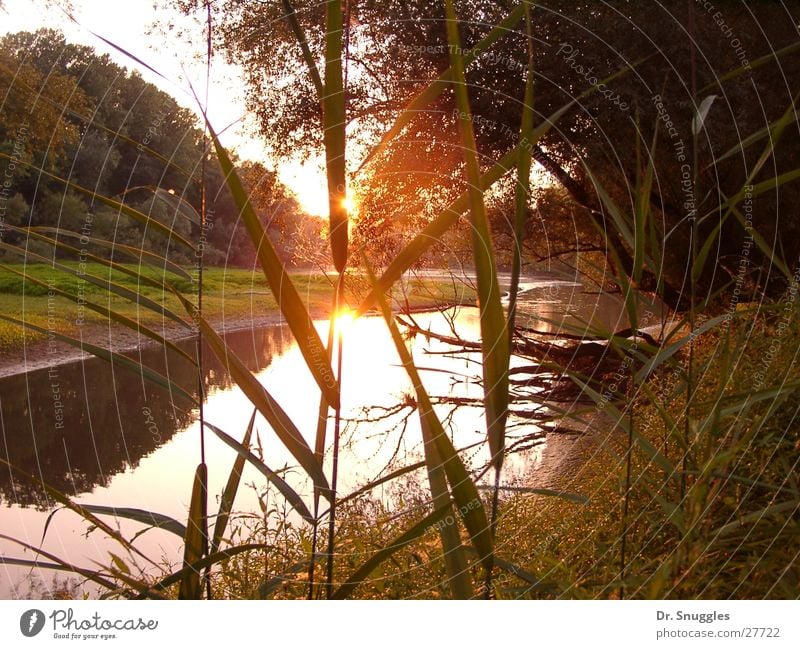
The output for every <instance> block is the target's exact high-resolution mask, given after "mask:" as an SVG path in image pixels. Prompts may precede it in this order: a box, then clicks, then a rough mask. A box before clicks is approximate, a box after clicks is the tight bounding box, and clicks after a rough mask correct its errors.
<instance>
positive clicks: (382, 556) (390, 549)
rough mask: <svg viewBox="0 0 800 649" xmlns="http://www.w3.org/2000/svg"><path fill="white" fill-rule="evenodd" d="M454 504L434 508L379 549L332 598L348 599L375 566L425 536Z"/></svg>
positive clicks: (449, 503)
mask: <svg viewBox="0 0 800 649" xmlns="http://www.w3.org/2000/svg"><path fill="white" fill-rule="evenodd" d="M452 506H453V504H452V502H448V504H447V505H446V506H445V507H440V508H439V509H436V510H434V511H433V512H431V513H430V514H428V515H427V516H425V518H423V519H422V520H420V521H418V522H417V523H415V524H414V525H413V526H412V527H411V528H409V529H408V530H406V531H405V532H403V533H402V534H401V535H400V536H398V537H397V538H396V539H394V540H393V541H392V542H391V543H389V545H387V546H386V547H384V548H381V549H380V550H378V552H376V553H375V554H373V555H372V556H371V557H370V558H369V559H367V560H366V561H365V562H364V563H363V564H361V566H359V568H358V570H356V571H355V572H354V573H353V574H352V575H350V576H349V577H348V578H347V579H346V580H345V582H344V583H343V584H342V585H341V586H339V588H337V589H336V591H335V592H334V593H333V598H332V599H346V598H347V597H349V596H350V595H352V593H353V591H354V590H355V589H356V588H357V587H358V585H359V584H361V583H363V582H364V581H366V579H367V577H369V575H370V573H372V571H373V570H375V568H377V567H378V566H379V565H381V564H382V563H383V562H384V561H386V560H387V559H389V558H390V557H391V556H392V555H393V554H395V553H396V552H398V551H399V550H402V549H403V548H404V547H406V546H407V545H409V544H410V543H413V542H414V541H416V540H417V539H418V538H420V537H421V536H423V535H424V534H425V533H426V532H427V531H428V530H430V529H431V527H432V526H433V525H436V523H438V522H439V521H440V520H442V518H444V517H445V516H446V515H447V513H448V512H450V511H452Z"/></svg>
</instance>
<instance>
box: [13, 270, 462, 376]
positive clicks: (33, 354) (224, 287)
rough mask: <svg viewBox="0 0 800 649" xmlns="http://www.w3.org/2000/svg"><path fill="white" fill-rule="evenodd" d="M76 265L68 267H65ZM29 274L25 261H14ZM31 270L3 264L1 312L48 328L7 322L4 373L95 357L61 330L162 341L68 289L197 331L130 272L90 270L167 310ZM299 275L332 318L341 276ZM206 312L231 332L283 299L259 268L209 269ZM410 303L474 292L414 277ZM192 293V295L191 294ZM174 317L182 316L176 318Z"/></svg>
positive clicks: (149, 321)
mask: <svg viewBox="0 0 800 649" xmlns="http://www.w3.org/2000/svg"><path fill="white" fill-rule="evenodd" d="M65 265H67V266H69V264H65ZM11 268H12V269H14V270H18V271H22V269H23V265H21V264H19V265H16V266H13V265H12V266H11ZM129 268H130V269H135V270H136V272H139V273H141V274H142V275H143V276H145V277H146V278H148V279H158V278H163V274H160V275H159V274H158V273H157V272H155V270H154V269H145V268H141V267H134V266H130V267H129ZM24 272H25V273H26V274H27V275H28V276H29V277H32V278H34V279H36V280H38V282H39V283H37V282H34V281H31V280H25V279H23V278H21V277H20V276H19V275H16V274H15V273H14V272H13V271H8V270H2V269H0V313H2V314H3V315H6V316H8V317H11V318H14V319H16V320H20V321H23V322H26V323H29V324H31V325H33V326H35V327H38V328H40V329H43V330H45V331H46V332H47V333H41V332H39V331H36V330H34V329H26V328H24V327H22V326H20V325H17V324H14V323H11V322H8V321H0V377H3V376H10V375H13V374H18V373H21V372H27V371H31V370H35V369H40V368H42V367H49V366H51V365H55V364H59V363H65V362H69V361H72V360H77V359H79V358H82V357H85V356H89V354H88V353H86V352H83V351H81V349H80V348H79V346H77V345H74V344H70V343H67V342H63V341H60V340H57V339H55V338H54V337H53V336H52V335H51V334H58V335H63V336H67V337H70V338H73V339H75V340H76V341H82V342H83V343H86V344H90V345H96V346H100V347H104V348H106V349H110V350H112V351H115V352H126V351H132V350H135V349H137V348H140V347H142V346H146V345H152V344H155V343H154V341H153V340H152V339H151V338H149V337H147V336H145V335H144V334H143V333H141V332H139V331H137V330H135V329H133V328H130V327H127V326H125V325H122V324H120V323H117V322H114V321H113V320H110V319H108V318H106V317H105V316H103V315H101V314H100V313H97V312H96V311H93V310H91V309H90V308H89V307H88V306H86V305H79V304H78V303H77V302H76V301H74V300H70V299H68V298H66V297H64V296H62V295H60V294H58V291H64V292H66V293H69V294H71V295H73V296H76V297H77V296H78V295H80V297H81V298H82V299H83V300H84V301H86V302H93V303H95V304H97V305H99V306H101V307H103V308H106V309H110V310H111V311H113V312H115V313H117V314H120V315H122V316H125V317H126V318H129V319H130V320H132V321H134V322H136V323H139V324H140V325H141V326H143V327H146V328H148V329H150V330H152V331H155V332H156V333H158V334H159V335H161V336H163V337H164V338H166V339H168V340H171V341H177V340H182V339H185V338H189V337H192V336H193V335H194V332H193V330H192V329H191V328H190V327H189V326H188V323H187V325H186V326H184V325H182V324H180V323H179V322H177V321H176V320H177V319H178V318H179V319H181V320H183V321H186V320H188V318H186V316H185V311H184V310H183V308H182V307H181V305H180V303H179V302H178V300H177V299H176V298H175V297H174V296H173V295H172V294H170V293H169V292H168V291H165V290H163V289H160V288H157V287H155V286H151V285H147V284H142V283H139V281H138V280H136V278H134V277H132V276H131V275H126V274H125V273H119V272H113V273H109V272H108V269H107V268H106V267H104V266H100V265H99V264H97V265H92V264H89V265H88V268H87V270H86V272H87V273H89V274H92V275H95V276H98V277H102V278H103V279H104V280H107V281H112V282H114V284H115V285H116V286H118V287H120V288H121V289H122V290H131V291H136V292H137V293H138V294H139V295H140V296H141V297H143V298H145V299H147V300H149V301H151V302H152V303H153V304H155V305H158V306H159V307H163V309H164V310H166V312H167V314H166V315H165V314H163V313H158V312H156V311H155V310H153V308H148V307H147V305H146V304H145V305H142V303H141V302H140V303H139V304H137V303H136V302H134V301H132V300H128V299H125V298H124V297H121V296H119V295H113V294H109V293H108V292H107V291H104V290H103V289H101V288H99V287H97V286H95V285H93V284H89V283H81V282H80V280H78V279H76V278H75V277H74V276H70V275H69V274H65V273H59V272H58V271H54V270H53V269H52V268H50V267H49V266H46V265H41V264H34V265H27V266H25V267H24ZM291 276H292V280H293V282H294V283H295V286H296V287H297V290H298V291H299V292H300V294H301V296H302V298H303V300H304V302H305V303H306V305H307V308H308V310H309V313H310V314H311V316H312V317H313V318H314V319H325V318H327V317H328V314H329V312H330V303H331V295H332V292H333V290H334V284H333V282H334V280H335V278H334V277H331V276H327V275H325V274H323V273H317V272H309V271H296V272H293V273H291ZM171 283H173V285H175V286H176V288H179V289H180V290H183V291H191V290H192V286H191V284H189V283H186V281H185V280H181V279H178V280H177V281H176V280H174V279H172V280H171ZM350 286H351V287H350V290H349V294H348V296H347V299H348V304H349V305H350V307H351V308H352V307H354V306H355V305H357V304H358V302H359V298H360V297H361V296H362V294H364V293H365V292H366V286H362V287H359V285H358V282H351V283H350ZM204 287H205V290H204V295H203V311H204V315H205V317H206V318H207V319H208V320H209V322H211V323H212V325H213V326H214V327H215V328H216V329H217V330H218V331H219V332H225V333H228V332H232V331H240V330H247V329H253V328H258V327H264V326H268V325H273V324H280V323H281V322H283V318H282V316H281V313H280V311H279V310H278V305H277V302H276V301H275V298H274V297H273V295H272V293H271V292H270V290H269V288H268V287H267V285H266V282H265V280H264V278H263V276H262V275H261V274H260V272H255V271H251V270H243V269H230V268H210V269H207V270H206V271H205V277H204ZM405 289H406V291H405V294H404V295H403V304H404V305H406V304H407V305H408V306H409V307H410V308H411V309H413V310H417V309H427V308H434V307H439V306H441V305H443V304H456V303H458V304H474V300H475V292H474V289H472V288H471V287H470V286H467V285H465V284H463V283H460V282H457V281H453V280H452V279H451V278H445V277H425V278H416V279H412V280H410V281H409V282H407V283H406V285H405ZM189 295H191V293H189ZM170 314H174V315H175V316H176V318H171V317H169V316H170Z"/></svg>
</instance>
